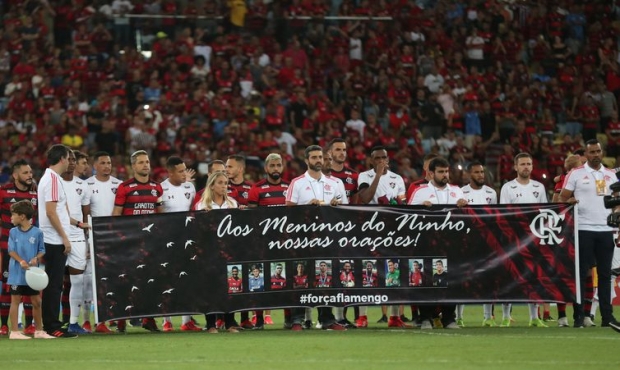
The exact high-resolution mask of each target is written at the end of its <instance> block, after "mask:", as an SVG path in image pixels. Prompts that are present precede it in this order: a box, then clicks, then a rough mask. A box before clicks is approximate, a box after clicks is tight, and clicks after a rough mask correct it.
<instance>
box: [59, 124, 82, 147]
mask: <svg viewBox="0 0 620 370" xmlns="http://www.w3.org/2000/svg"><path fill="white" fill-rule="evenodd" d="M60 143H61V144H63V145H66V146H68V147H69V148H71V149H73V150H79V149H80V148H81V147H82V145H84V138H83V137H82V135H80V134H79V132H78V129H77V127H75V126H69V131H68V132H67V133H66V134H64V135H62V138H61V139H60Z"/></svg>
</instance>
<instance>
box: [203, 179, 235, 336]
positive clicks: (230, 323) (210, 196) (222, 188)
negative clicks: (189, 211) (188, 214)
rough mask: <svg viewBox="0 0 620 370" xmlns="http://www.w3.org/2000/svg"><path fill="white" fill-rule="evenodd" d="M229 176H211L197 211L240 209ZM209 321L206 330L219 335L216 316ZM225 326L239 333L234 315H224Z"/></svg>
mask: <svg viewBox="0 0 620 370" xmlns="http://www.w3.org/2000/svg"><path fill="white" fill-rule="evenodd" d="M227 191H228V176H226V173H225V172H221V171H216V172H214V173H212V174H211V175H210V176H209V179H208V180H207V185H206V186H205V189H204V192H203V193H202V197H201V198H200V202H198V203H197V204H196V206H195V209H196V210H197V211H202V210H204V211H207V212H208V211H211V210H214V209H228V208H238V205H237V202H236V201H235V200H234V199H232V198H230V197H229V196H228V195H227ZM205 318H206V320H207V325H206V329H207V331H208V332H209V333H217V325H216V319H217V315H216V314H208V315H205ZM224 325H225V326H226V329H227V330H228V332H230V333H238V332H239V329H238V327H239V325H238V324H237V323H236V322H235V315H234V314H233V313H226V314H225V315H224Z"/></svg>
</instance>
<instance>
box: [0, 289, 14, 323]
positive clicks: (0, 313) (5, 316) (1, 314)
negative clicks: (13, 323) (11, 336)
mask: <svg viewBox="0 0 620 370" xmlns="http://www.w3.org/2000/svg"><path fill="white" fill-rule="evenodd" d="M10 309H11V296H10V295H9V292H5V291H4V289H3V290H2V294H1V295H0V319H1V321H2V325H6V326H8V325H9V310H10Z"/></svg>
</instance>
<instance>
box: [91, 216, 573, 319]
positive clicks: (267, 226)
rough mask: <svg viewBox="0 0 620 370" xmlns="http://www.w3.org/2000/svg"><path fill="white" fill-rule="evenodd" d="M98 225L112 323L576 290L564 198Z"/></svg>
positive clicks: (102, 308) (106, 312)
mask: <svg viewBox="0 0 620 370" xmlns="http://www.w3.org/2000/svg"><path fill="white" fill-rule="evenodd" d="M93 232H94V246H95V279H96V283H97V284H96V285H97V301H98V314H99V320H108V319H113V318H123V317H130V316H149V315H169V314H182V313H207V312H225V311H236V310H243V309H249V308H278V307H291V306H318V305H325V304H327V305H331V306H343V305H372V304H398V303H409V302H418V303H422V302H438V301H442V302H458V303H472V302H562V301H573V300H574V295H575V267H574V266H575V263H574V258H575V256H574V251H575V247H574V236H575V230H574V218H573V208H572V207H571V206H568V205H565V204H550V205H539V204H535V205H534V204H533V205H519V206H511V205H508V206H506V205H503V206H472V207H464V208H462V209H459V208H446V207H445V206H444V207H433V208H419V207H355V206H349V207H344V206H343V207H325V206H322V207H321V206H299V207H273V208H260V209H252V210H237V209H233V210H217V211H211V212H189V213H170V214H158V215H143V216H127V217H120V216H119V217H102V218H95V219H94V221H93Z"/></svg>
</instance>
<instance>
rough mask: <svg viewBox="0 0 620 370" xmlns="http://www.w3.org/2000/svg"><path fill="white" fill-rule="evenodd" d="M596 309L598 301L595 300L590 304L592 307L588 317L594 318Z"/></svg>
mask: <svg viewBox="0 0 620 370" xmlns="http://www.w3.org/2000/svg"><path fill="white" fill-rule="evenodd" d="M597 309H598V300H595V301H593V302H592V307H591V308H590V317H595V316H596V310H597ZM586 312H587V311H586Z"/></svg>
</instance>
